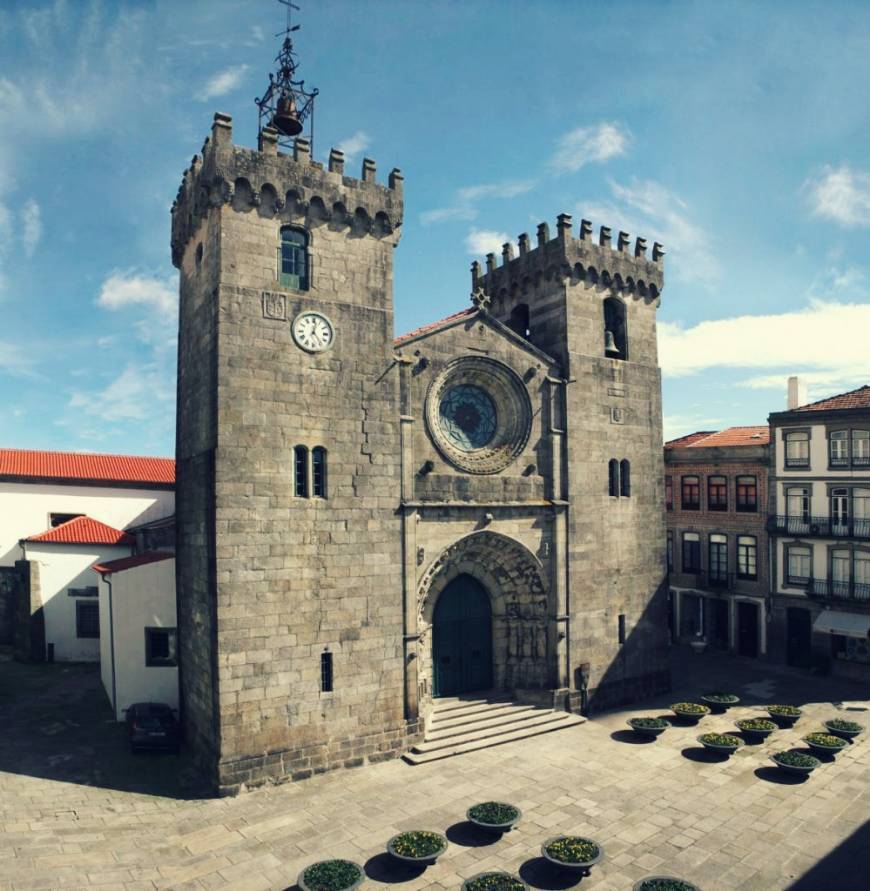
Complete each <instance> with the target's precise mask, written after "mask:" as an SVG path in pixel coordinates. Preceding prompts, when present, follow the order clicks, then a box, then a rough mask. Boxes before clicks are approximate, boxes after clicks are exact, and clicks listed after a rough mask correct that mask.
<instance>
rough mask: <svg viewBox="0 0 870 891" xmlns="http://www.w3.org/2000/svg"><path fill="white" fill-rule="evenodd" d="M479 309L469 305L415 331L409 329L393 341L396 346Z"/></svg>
mask: <svg viewBox="0 0 870 891" xmlns="http://www.w3.org/2000/svg"><path fill="white" fill-rule="evenodd" d="M476 312H477V309H476V308H475V307H473V306H469V307H468V309H463V310H460V311H459V312H455V313H453V314H452V315H449V316H445V317H444V318H443V319H439V320H438V321H437V322H430V323H429V324H428V325H423V327H422V328H415V329H414V330H413V331H409V332H408V333H407V334H401V335H399V337H397V338H396V339H395V340H394V341H393V345H394V346H398V345H399V344H401V343H404V342H405V341H406V340H413V338H415V337H419V336H420V335H421V334H426V333H427V332H428V331H434V330H435V329H436V328H440V327H441V326H442V325H446V324H447V323H448V322H455V321H456V320H457V319H461V318H463V317H464V316H470V315H472V314H473V313H476Z"/></svg>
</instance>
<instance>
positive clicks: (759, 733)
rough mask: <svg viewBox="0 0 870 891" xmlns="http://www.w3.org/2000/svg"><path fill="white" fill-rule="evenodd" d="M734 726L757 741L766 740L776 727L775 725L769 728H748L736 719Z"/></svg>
mask: <svg viewBox="0 0 870 891" xmlns="http://www.w3.org/2000/svg"><path fill="white" fill-rule="evenodd" d="M734 726H735V727H736V728H737V729H738V730H739V731H740V732H741V733H742V734H743V735H744V736H747V737H749V738H751V739H754V740H756V741H758V740H765V739H767V737H768V736H770V734H771V733H773V731H774V730H775V729H776V728H775V727H771V728H770V729H769V730H748V729H747V728H745V727H741V726H740V722H739V721H735V723H734Z"/></svg>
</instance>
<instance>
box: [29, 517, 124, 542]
mask: <svg viewBox="0 0 870 891" xmlns="http://www.w3.org/2000/svg"><path fill="white" fill-rule="evenodd" d="M25 541H41V542H53V543H55V544H105V545H131V544H133V543H134V542H135V539H134V538H133V536H132V535H130V533H129V532H124V531H123V530H121V529H115V528H114V527H112V526H107V525H106V524H105V523H101V522H100V521H99V520H94V519H92V518H91V517H76V518H75V519H73V520H68V521H67V522H66V523H61V524H60V525H59V526H55V527H54V528H52V529H46V530H45V532H40V533H39V535H31V536H30V538H27V539H25Z"/></svg>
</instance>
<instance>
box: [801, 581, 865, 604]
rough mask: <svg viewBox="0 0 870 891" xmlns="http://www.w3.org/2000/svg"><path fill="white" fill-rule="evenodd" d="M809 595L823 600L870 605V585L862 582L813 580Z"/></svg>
mask: <svg viewBox="0 0 870 891" xmlns="http://www.w3.org/2000/svg"><path fill="white" fill-rule="evenodd" d="M809 593H810V594H811V595H812V596H813V597H818V598H821V599H822V600H851V601H853V602H858V603H870V584H864V583H862V582H838V581H835V580H834V579H813V580H812V581H811V583H810V589H809Z"/></svg>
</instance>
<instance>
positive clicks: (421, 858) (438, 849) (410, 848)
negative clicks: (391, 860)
mask: <svg viewBox="0 0 870 891" xmlns="http://www.w3.org/2000/svg"><path fill="white" fill-rule="evenodd" d="M387 850H388V851H389V852H390V853H391V854H392V855H393V856H394V857H397V858H398V859H399V860H406V861H413V862H417V863H426V862H427V861H428V862H431V861H433V860H435V859H436V858H437V857H439V856H440V855H441V854H443V853H444V852H445V851H446V850H447V839H446V838H445V837H444V836H443V835H441V833H440V832H428V831H426V830H423V829H414V830H411V831H410V832H401V833H399V835H394V836H393V837H392V838H391V839H390V840H389V841H388V842H387Z"/></svg>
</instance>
